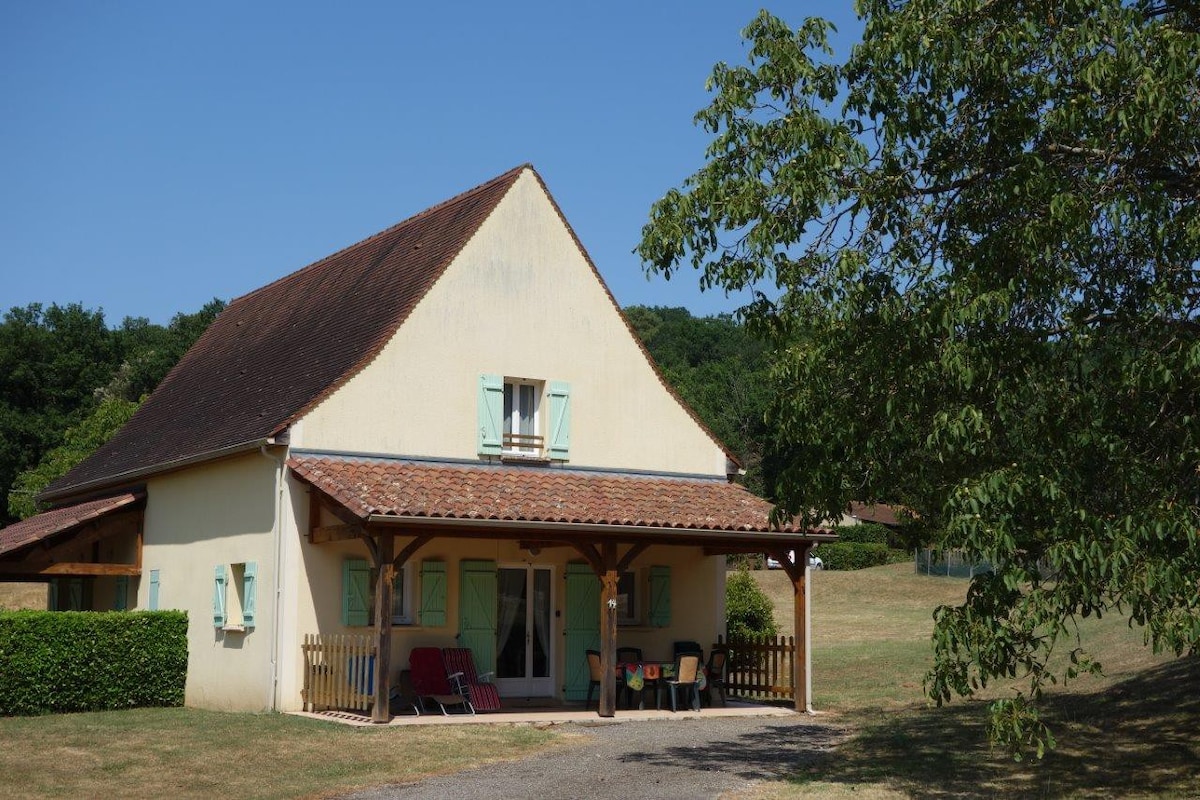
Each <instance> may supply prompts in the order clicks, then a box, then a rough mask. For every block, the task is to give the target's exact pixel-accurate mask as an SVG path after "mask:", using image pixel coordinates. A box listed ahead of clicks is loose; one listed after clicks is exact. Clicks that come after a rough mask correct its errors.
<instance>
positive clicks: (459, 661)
mask: <svg viewBox="0 0 1200 800" xmlns="http://www.w3.org/2000/svg"><path fill="white" fill-rule="evenodd" d="M442 660H443V661H445V662H446V670H447V671H448V672H449V673H450V674H451V675H453V674H455V673H462V676H463V686H464V688H466V690H467V699H469V700H470V701H471V705H472V707H474V709H475V710H476V711H499V710H500V692H498V691H497V690H496V684H494V683H491V682H490V681H487V680H480V678H479V674H478V673H477V672H476V671H475V657H474V655H473V654H472V653H471V648H469V647H445V648H442ZM493 674H494V673H491V672H488V673H486V674H485V675H484V676H483V677H484V678H487V677H489V676H491V675H493Z"/></svg>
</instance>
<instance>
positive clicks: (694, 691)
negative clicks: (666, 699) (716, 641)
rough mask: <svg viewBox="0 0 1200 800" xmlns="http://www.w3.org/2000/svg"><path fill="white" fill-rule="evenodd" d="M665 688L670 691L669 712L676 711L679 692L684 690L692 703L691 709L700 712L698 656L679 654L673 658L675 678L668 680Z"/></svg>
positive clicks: (695, 654) (694, 654)
mask: <svg viewBox="0 0 1200 800" xmlns="http://www.w3.org/2000/svg"><path fill="white" fill-rule="evenodd" d="M666 684H667V688H668V689H670V690H671V710H672V711H678V710H679V708H678V697H679V690H680V689H686V690H687V692H688V695H689V697H690V698H691V701H692V708H693V709H695V710H696V711H699V710H700V688H699V687H700V656H699V654H697V653H680V654H679V655H678V656H676V657H675V677H674V678H668V679H667V681H666Z"/></svg>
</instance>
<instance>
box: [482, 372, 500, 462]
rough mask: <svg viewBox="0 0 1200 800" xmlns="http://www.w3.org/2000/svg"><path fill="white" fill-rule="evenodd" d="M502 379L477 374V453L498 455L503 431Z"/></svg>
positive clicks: (495, 376) (496, 376) (497, 376)
mask: <svg viewBox="0 0 1200 800" xmlns="http://www.w3.org/2000/svg"><path fill="white" fill-rule="evenodd" d="M503 417H504V379H503V378H501V377H500V376H499V375H480V376H479V454H480V455H481V456H498V455H500V445H501V442H502V440H503V437H502V434H503V432H504V419H503Z"/></svg>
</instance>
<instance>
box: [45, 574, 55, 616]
mask: <svg viewBox="0 0 1200 800" xmlns="http://www.w3.org/2000/svg"><path fill="white" fill-rule="evenodd" d="M46 608H47V610H49V611H58V578H51V579H50V599H49V602H48V603H47V604H46Z"/></svg>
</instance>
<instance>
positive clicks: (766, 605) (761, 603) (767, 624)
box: [725, 569, 779, 639]
mask: <svg viewBox="0 0 1200 800" xmlns="http://www.w3.org/2000/svg"><path fill="white" fill-rule="evenodd" d="M773 612H774V609H773V608H772V606H771V599H770V598H769V597H767V595H766V594H765V593H764V592H763V590H762V589H761V588H759V585H758V581H756V580H754V576H753V575H751V574H750V573H749V572H748V571H747V570H745V569H740V570H738V571H737V572H735V573H733V575H731V576H729V580H727V581H726V582H725V630H726V634H727V635H728V636H729V638H730V639H746V638H748V637H751V636H775V635H776V634H777V633H778V632H779V631H778V629H777V628H776V627H775V616H774V613H773Z"/></svg>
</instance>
